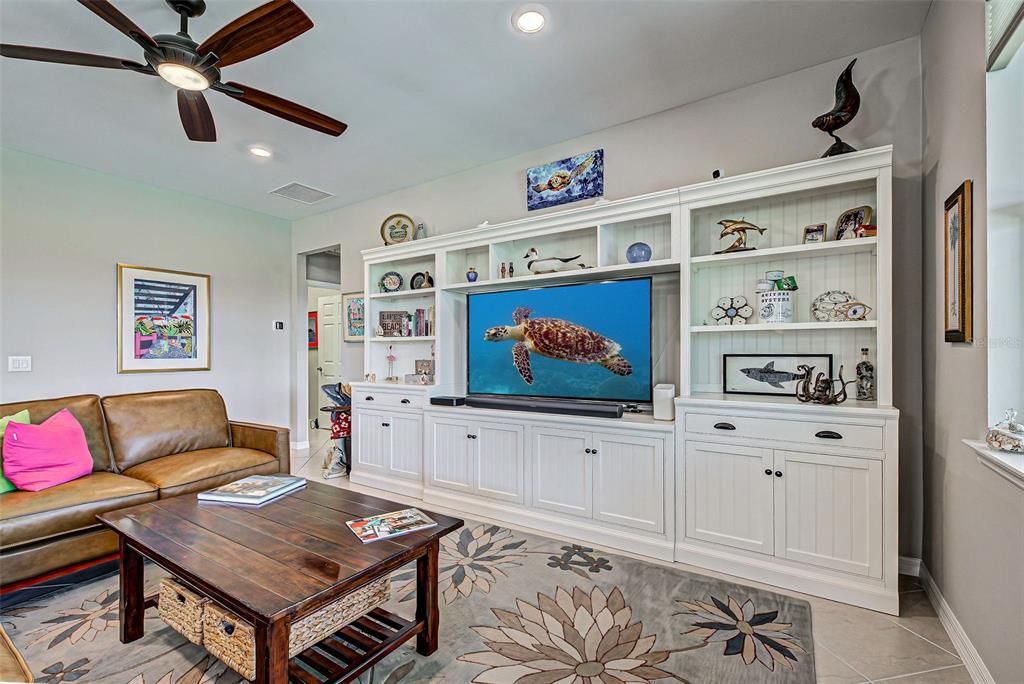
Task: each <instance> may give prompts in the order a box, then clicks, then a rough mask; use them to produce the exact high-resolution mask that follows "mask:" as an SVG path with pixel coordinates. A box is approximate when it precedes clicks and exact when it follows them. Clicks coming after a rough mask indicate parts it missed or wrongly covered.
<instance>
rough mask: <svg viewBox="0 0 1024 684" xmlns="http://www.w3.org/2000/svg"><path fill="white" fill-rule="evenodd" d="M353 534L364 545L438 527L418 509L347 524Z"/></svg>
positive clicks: (352, 521)
mask: <svg viewBox="0 0 1024 684" xmlns="http://www.w3.org/2000/svg"><path fill="white" fill-rule="evenodd" d="M345 524H346V525H348V528H349V529H350V530H352V533H353V534H355V535H356V536H357V537H359V541H361V542H363V543H364V544H369V543H370V542H375V541H381V540H383V539H391V538H392V537H400V536H401V535H403V534H409V533H410V532H417V531H419V530H425V529H427V528H428V527H436V526H437V523H436V522H434V521H433V520H431V519H430V518H428V517H427V516H426V515H424V514H423V511H421V510H419V509H417V508H406V509H403V510H401V511H392V512H391V513H381V514H380V515H372V516H370V517H368V518H357V519H355V520H349V521H348V522H346V523H345Z"/></svg>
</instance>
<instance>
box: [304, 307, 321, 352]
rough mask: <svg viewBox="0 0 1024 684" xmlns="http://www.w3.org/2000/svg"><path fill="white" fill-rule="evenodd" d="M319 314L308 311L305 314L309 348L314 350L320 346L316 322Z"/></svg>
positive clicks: (318, 328) (318, 329)
mask: <svg viewBox="0 0 1024 684" xmlns="http://www.w3.org/2000/svg"><path fill="white" fill-rule="evenodd" d="M319 316H320V314H318V313H317V312H316V311H309V312H307V314H306V333H307V336H308V338H309V348H310V349H316V348H317V347H319V346H320V325H319V322H318V318H319Z"/></svg>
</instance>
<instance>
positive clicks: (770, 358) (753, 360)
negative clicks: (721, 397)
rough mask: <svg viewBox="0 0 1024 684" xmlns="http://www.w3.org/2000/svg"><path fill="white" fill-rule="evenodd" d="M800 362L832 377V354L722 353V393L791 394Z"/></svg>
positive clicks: (792, 394)
mask: <svg viewBox="0 0 1024 684" xmlns="http://www.w3.org/2000/svg"><path fill="white" fill-rule="evenodd" d="M801 364H806V365H808V366H811V367H812V368H813V370H812V372H814V373H817V372H819V371H820V372H825V373H827V374H828V377H832V354H813V353H806V354H772V353H766V354H723V355H722V392H723V393H725V394H751V395H758V396H779V397H795V396H796V386H797V383H798V382H799V381H800V380H802V379H803V376H802V375H799V374H798V373H797V366H799V365H801Z"/></svg>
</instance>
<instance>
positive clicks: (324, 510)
mask: <svg viewBox="0 0 1024 684" xmlns="http://www.w3.org/2000/svg"><path fill="white" fill-rule="evenodd" d="M402 508H407V506H403V505H402V504H399V503H395V502H393V501H387V500H385V499H378V498H377V497H373V496H367V495H365V494H359V493H357V492H352V491H348V490H344V489H338V488H336V487H330V486H328V485H323V484H320V483H316V482H308V483H307V485H306V488H305V489H303V490H301V491H298V492H295V493H293V494H290V495H288V496H285V497H283V498H281V499H278V500H277V501H274V502H272V503H268V504H265V505H263V506H260V507H258V508H257V507H248V506H230V505H224V504H215V503H209V502H199V501H198V500H197V499H196V495H195V494H188V495H184V496H177V497H173V498H169V499H161V500H159V501H154V502H152V503H147V504H141V505H139V506H132V507H131V508H125V509H122V510H119V511H114V512H111V513H105V514H103V515H101V516H99V519H100V520H101V521H102V522H103V523H104V524H106V525H107V526H109V527H110V528H111V529H113V530H114V531H115V532H117V534H118V537H119V540H120V551H121V578H120V580H121V595H120V619H121V641H122V642H123V643H129V642H132V641H135V640H136V639H138V638H139V637H141V636H142V634H143V620H144V613H145V610H146V608H148V607H150V606H154V605H156V603H157V600H156V596H150V597H147V596H144V595H143V594H144V592H143V557H145V558H149V559H150V560H152V561H153V562H154V563H156V564H157V565H160V566H161V567H163V568H164V569H165V570H167V571H168V572H169V573H171V574H172V575H174V577H175V578H176V579H178V580H179V581H180V582H182V583H183V584H185V585H186V586H189V587H190V588H192V589H194V590H195V591H197V592H199V593H201V594H203V595H205V596H207V597H209V598H210V599H212V600H213V601H215V602H216V603H218V604H220V605H221V606H223V607H224V608H226V609H228V610H230V611H232V612H234V613H235V614H237V615H238V616H239V617H241V618H242V619H244V620H246V621H248V622H249V623H250V624H251V625H253V626H254V628H255V636H256V640H255V646H256V680H255V681H257V682H261V683H263V682H273V683H275V684H277V683H279V682H288V681H295V682H302V683H303V684H308V683H310V682H323V681H329V682H335V683H339V684H340V683H342V682H349V681H351V680H353V679H355V678H356V677H357V676H359V674H360V673H362V672H364V671H365V670H367V669H368V668H369V667H370V666H372V665H373V664H374V663H376V662H378V661H379V660H381V659H382V658H383V657H384V656H386V655H387V654H388V653H390V652H391V651H393V650H394V649H396V648H398V647H399V646H400V645H401V644H402V643H404V642H405V641H407V640H409V639H411V638H412V637H413V636H415V637H416V650H417V651H418V652H419V653H420V654H422V655H430V654H432V653H433V652H434V651H435V650H437V636H438V607H437V572H438V569H437V562H438V561H437V552H438V540H439V539H440V538H441V537H443V536H445V535H446V534H448V533H449V532H452V531H453V530H457V529H458V528H460V527H462V524H463V523H462V521H461V520H459V519H457V518H450V517H448V516H445V515H440V514H437V513H432V512H430V511H424V513H426V514H427V515H429V516H430V517H431V518H432V519H433V520H434V521H436V522H437V527H432V528H429V529H426V530H422V531H419V532H414V533H412V534H407V535H404V536H401V537H396V538H395V539H392V540H387V541H379V542H373V543H371V544H363V543H362V542H360V541H359V540H358V539H357V538H356V536H355V535H354V534H353V533H352V532H351V531H350V530H349V529H348V527H347V526H346V525H345V522H346V521H347V520H352V519H354V518H361V517H365V516H370V515H374V514H377V513H385V512H389V511H395V510H400V509H402ZM411 561H416V618H415V620H413V621H409V620H405V619H403V618H401V617H399V616H397V615H394V614H392V613H389V612H388V611H385V610H383V609H380V608H376V609H374V610H373V611H372V612H371V613H369V616H370V617H372V618H373V619H372V620H367V618H365V617H364V618H360V620H361V621H362V622H363V623H360V621H359V620H357V621H356V622H355V623H353V625H355V626H357V627H359V629H358V630H355V629H352V626H349V627H345V628H342V629H341V630H339V631H338V632H336V633H335V634H334V635H332V636H330V637H328V638H327V639H325V640H324V641H322V642H320V644H318V645H316V646H313V647H311V648H309V649H307V650H305V651H303V652H302V653H300V654H299V655H297V656H295V657H294V658H292V659H291V660H289V658H288V639H289V627H290V625H291V623H292V622H293V621H297V620H298V619H300V618H302V617H304V616H306V615H309V614H310V613H312V612H314V611H317V610H318V609H320V608H323V607H324V606H326V605H328V604H330V603H332V602H333V601H335V600H337V599H338V598H339V597H341V596H343V595H345V594H347V593H349V592H351V591H353V590H354V589H358V588H359V587H361V586H363V585H365V584H368V583H369V582H372V581H373V580H375V579H379V578H380V577H382V576H384V575H387V574H390V573H391V572H393V571H394V570H396V569H398V568H399V567H401V566H403V565H405V564H406V563H409V562H411ZM325 653H327V654H329V655H330V656H331V657H330V658H327V657H325V655H324V654H325ZM297 661H301V662H302V665H304V666H305V667H303V666H301V665H300V664H299V663H298V662H297ZM336 661H341V662H343V663H344V665H339V664H338V663H337V662H336ZM311 671H313V672H319V673H320V675H319V676H313V675H311V674H310V672H311Z"/></svg>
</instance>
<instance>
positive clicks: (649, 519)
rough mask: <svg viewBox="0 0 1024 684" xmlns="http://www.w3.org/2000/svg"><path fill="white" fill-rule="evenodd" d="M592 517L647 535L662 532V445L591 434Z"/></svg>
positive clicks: (648, 440) (637, 438)
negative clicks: (592, 469)
mask: <svg viewBox="0 0 1024 684" xmlns="http://www.w3.org/2000/svg"><path fill="white" fill-rule="evenodd" d="M592 444H593V447H592V451H591V455H592V456H593V460H594V517H595V518H597V519H598V520H603V521H604V522H610V523H617V524H619V525H625V526H627V527H632V528H635V529H639V530H646V531H648V532H662V531H663V530H664V529H665V441H664V440H662V439H651V438H650V437H644V436H641V435H630V434H618V435H616V434H612V433H602V432H598V433H594V436H593V441H592Z"/></svg>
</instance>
